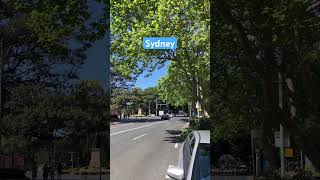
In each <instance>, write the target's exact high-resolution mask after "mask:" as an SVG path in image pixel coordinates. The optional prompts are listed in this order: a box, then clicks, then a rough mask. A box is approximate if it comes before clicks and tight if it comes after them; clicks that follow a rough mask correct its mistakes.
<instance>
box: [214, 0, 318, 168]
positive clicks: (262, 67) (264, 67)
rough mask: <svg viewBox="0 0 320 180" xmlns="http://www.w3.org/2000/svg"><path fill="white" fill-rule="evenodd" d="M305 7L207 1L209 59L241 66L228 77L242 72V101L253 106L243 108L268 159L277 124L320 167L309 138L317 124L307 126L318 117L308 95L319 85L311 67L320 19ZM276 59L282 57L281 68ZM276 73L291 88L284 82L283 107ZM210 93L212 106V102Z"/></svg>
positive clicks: (295, 3)
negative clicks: (244, 89)
mask: <svg viewBox="0 0 320 180" xmlns="http://www.w3.org/2000/svg"><path fill="white" fill-rule="evenodd" d="M309 5H310V4H309V1H281V2H276V1H272V2H271V1H259V2H247V1H229V2H225V1H221V0H216V1H211V8H212V9H211V11H210V12H211V16H212V19H214V21H212V25H215V26H214V27H215V28H212V29H211V37H212V39H211V46H212V47H211V56H210V58H211V59H210V63H211V65H213V64H215V62H217V61H218V62H220V63H221V64H222V65H224V66H225V67H226V68H228V69H229V68H234V67H235V68H237V69H240V70H241V71H240V72H242V73H240V72H239V73H235V74H234V75H232V76H231V77H232V78H235V77H239V75H240V76H243V75H245V76H243V77H245V78H243V80H244V81H245V84H247V85H248V86H247V87H248V88H249V89H248V91H247V92H246V93H245V94H248V95H249V97H253V99H252V100H253V103H249V102H250V101H244V102H241V104H242V105H243V106H248V107H250V106H251V107H252V108H253V111H252V108H249V109H247V110H246V111H247V112H248V114H252V115H253V116H252V117H254V119H258V120H259V121H258V124H256V125H255V126H258V127H259V126H260V127H262V128H263V130H264V137H265V140H264V145H265V146H264V151H266V152H268V156H269V157H268V158H269V159H270V160H272V157H276V155H275V154H272V153H271V152H272V151H274V149H273V148H272V142H273V131H274V129H277V128H278V127H279V124H280V123H281V124H282V125H284V127H285V128H286V129H287V130H289V132H290V133H292V138H293V140H294V141H295V142H297V144H299V147H300V148H302V149H303V151H304V152H305V153H306V155H307V156H308V157H309V158H310V159H311V160H312V162H313V163H314V165H315V166H316V167H317V169H319V168H320V163H319V162H320V159H319V157H318V156H317V153H316V152H317V151H318V149H319V147H318V146H315V144H319V143H318V142H317V141H316V140H315V139H314V138H313V137H315V136H316V134H317V132H318V131H319V130H316V129H318V128H317V126H313V127H312V128H311V127H310V126H308V125H306V124H309V123H311V124H314V123H315V124H317V120H316V119H318V118H314V117H317V115H316V114H317V113H316V112H315V111H313V110H315V109H317V107H318V102H319V101H318V100H317V99H318V95H316V94H314V93H312V92H313V90H315V91H316V89H318V88H319V86H317V85H315V84H318V83H316V82H318V78H317V77H318V75H317V74H318V69H317V68H310V67H311V66H312V67H317V66H318V61H317V59H318V54H317V53H316V52H318V49H316V48H315V47H317V46H318V43H319V25H318V22H319V18H318V17H316V16H315V14H313V13H311V12H309V11H307V8H308V6H309ZM212 25H211V26H212ZM219 50H221V51H219ZM228 60H229V61H228ZM230 60H233V61H232V62H230ZM279 60H281V61H282V64H281V66H280V68H279V67H278V65H277V64H278V62H279ZM230 63H231V64H230ZM215 67H216V66H211V68H212V69H211V77H212V78H211V81H212V82H213V83H212V82H211V86H212V88H214V86H215V84H214V83H215V82H216V81H217V79H216V76H215V74H216V72H217V70H216V69H214V68H215ZM218 71H219V70H218ZM278 71H280V72H281V73H282V74H283V77H284V79H285V80H287V82H289V81H290V80H292V82H293V85H294V91H292V90H290V88H289V85H288V84H286V85H285V86H284V94H285V97H284V103H283V104H284V106H283V108H279V105H278V104H279V102H278V86H277V84H275V83H274V82H276V81H277V80H278V74H277V73H278ZM217 74H219V73H217ZM240 82H242V81H239V83H240ZM311 84H312V85H311ZM227 85H233V84H230V83H227ZM250 89H251V90H250ZM213 91H214V92H216V91H218V92H219V91H221V90H220V89H218V88H216V89H213ZM231 93H232V92H231ZM214 94H215V93H212V95H213V96H212V97H211V98H212V99H211V102H212V107H215V105H214V104H216V103H217V101H216V97H215V96H214ZM244 97H245V96H244ZM290 98H291V100H290ZM293 99H294V100H293ZM311 99H312V100H311ZM292 100H293V101H294V102H293V103H294V105H295V108H296V109H297V112H296V113H295V114H293V113H292V112H291V106H292V102H290V101H292ZM300 103H301V104H300ZM252 105H254V106H252ZM230 106H231V105H230V104H229V107H230ZM305 108H307V109H305ZM312 109H313V110H312ZM213 111H214V110H213V108H212V110H211V112H213ZM237 114H238V113H237ZM292 115H295V116H292ZM250 116H251V115H250ZM271 162H272V161H271ZM273 165H274V164H273Z"/></svg>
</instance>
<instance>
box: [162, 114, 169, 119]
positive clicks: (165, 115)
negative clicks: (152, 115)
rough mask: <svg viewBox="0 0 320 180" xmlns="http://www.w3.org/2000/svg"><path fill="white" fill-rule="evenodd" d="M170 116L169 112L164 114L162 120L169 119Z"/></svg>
mask: <svg viewBox="0 0 320 180" xmlns="http://www.w3.org/2000/svg"><path fill="white" fill-rule="evenodd" d="M169 119H170V116H169V115H168V114H164V115H162V116H161V120H169Z"/></svg>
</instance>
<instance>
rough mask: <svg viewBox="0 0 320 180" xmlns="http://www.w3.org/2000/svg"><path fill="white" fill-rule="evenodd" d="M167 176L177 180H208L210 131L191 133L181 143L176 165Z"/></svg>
mask: <svg viewBox="0 0 320 180" xmlns="http://www.w3.org/2000/svg"><path fill="white" fill-rule="evenodd" d="M167 175H168V176H169V177H171V178H173V179H177V180H210V131H207V130H200V131H193V132H192V133H191V134H189V135H188V136H187V138H186V140H185V141H184V142H183V143H182V145H181V148H180V150H179V157H178V165H177V166H173V165H170V166H169V168H168V170H167Z"/></svg>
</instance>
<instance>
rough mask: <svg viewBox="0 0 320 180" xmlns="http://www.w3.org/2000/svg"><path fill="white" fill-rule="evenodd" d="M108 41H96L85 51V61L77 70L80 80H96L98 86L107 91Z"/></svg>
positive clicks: (106, 39)
mask: <svg viewBox="0 0 320 180" xmlns="http://www.w3.org/2000/svg"><path fill="white" fill-rule="evenodd" d="M108 39H109V38H107V37H106V38H105V39H103V40H99V41H96V42H95V43H94V44H93V46H92V47H91V48H90V49H89V50H87V52H86V55H87V59H86V61H85V63H84V64H83V66H82V68H81V69H80V70H79V77H80V79H81V80H97V81H98V82H99V84H100V85H101V86H102V87H103V88H104V89H107V88H108V87H109V84H110V83H109V73H110V71H109V69H110V67H109V63H108V62H109V57H108V54H109V48H108V46H107V44H108V42H109V41H108Z"/></svg>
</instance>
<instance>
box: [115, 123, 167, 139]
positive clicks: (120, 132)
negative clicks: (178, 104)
mask: <svg viewBox="0 0 320 180" xmlns="http://www.w3.org/2000/svg"><path fill="white" fill-rule="evenodd" d="M164 122H165V121H161V122H157V123H153V124H148V125H145V126H141V127H136V128H132V129H127V130H124V131H119V132H116V133H112V134H110V136H114V135H117V134H122V133H125V132H129V131H133V130H136V129H141V128H145V127H148V126H152V125H156V124H160V123H164Z"/></svg>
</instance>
